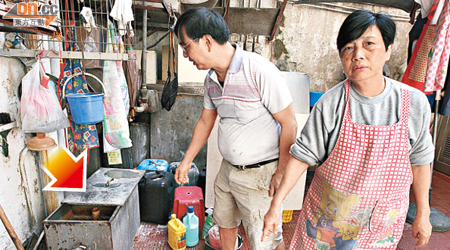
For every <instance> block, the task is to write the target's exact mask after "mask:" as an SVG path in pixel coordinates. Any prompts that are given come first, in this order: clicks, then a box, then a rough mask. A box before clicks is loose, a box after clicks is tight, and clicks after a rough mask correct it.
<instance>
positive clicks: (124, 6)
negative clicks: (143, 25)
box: [109, 0, 134, 36]
mask: <svg viewBox="0 0 450 250" xmlns="http://www.w3.org/2000/svg"><path fill="white" fill-rule="evenodd" d="M131 6H132V0H116V1H115V2H114V6H113V8H112V10H111V13H110V14H109V15H110V16H111V17H112V18H114V20H116V21H117V23H118V29H119V35H121V36H123V35H125V34H126V32H127V24H128V23H129V22H131V21H134V14H133V9H132V8H131ZM128 27H129V28H130V31H131V30H132V26H131V25H129V26H128Z"/></svg>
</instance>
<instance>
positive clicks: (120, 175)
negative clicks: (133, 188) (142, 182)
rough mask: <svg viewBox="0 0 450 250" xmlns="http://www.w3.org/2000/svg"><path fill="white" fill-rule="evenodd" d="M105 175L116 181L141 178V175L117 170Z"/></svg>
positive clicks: (107, 172) (109, 171)
mask: <svg viewBox="0 0 450 250" xmlns="http://www.w3.org/2000/svg"><path fill="white" fill-rule="evenodd" d="M105 175H106V176H108V177H110V178H114V179H120V178H136V177H139V173H136V172H130V171H123V170H115V169H114V170H108V171H106V173H105Z"/></svg>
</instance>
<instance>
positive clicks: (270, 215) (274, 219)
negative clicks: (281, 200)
mask: <svg viewBox="0 0 450 250" xmlns="http://www.w3.org/2000/svg"><path fill="white" fill-rule="evenodd" d="M279 223H280V208H274V206H273V205H271V206H270V209H269V211H267V213H266V215H265V216H264V227H263V233H262V237H261V242H262V241H264V238H266V237H269V236H270V233H273V234H276V233H278V224H279Z"/></svg>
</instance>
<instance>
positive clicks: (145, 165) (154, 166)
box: [137, 159, 170, 172]
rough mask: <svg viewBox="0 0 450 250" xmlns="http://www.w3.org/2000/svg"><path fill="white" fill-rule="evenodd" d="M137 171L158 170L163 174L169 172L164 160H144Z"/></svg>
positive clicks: (168, 166) (167, 164)
mask: <svg viewBox="0 0 450 250" xmlns="http://www.w3.org/2000/svg"><path fill="white" fill-rule="evenodd" d="M137 170H159V171H164V172H170V165H169V163H168V162H167V161H166V160H162V159H146V160H143V161H142V162H141V163H140V164H139V166H137Z"/></svg>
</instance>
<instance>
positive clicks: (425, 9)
mask: <svg viewBox="0 0 450 250" xmlns="http://www.w3.org/2000/svg"><path fill="white" fill-rule="evenodd" d="M414 1H415V2H416V3H418V4H420V14H422V16H423V17H424V16H425V17H426V16H428V14H430V11H431V7H432V6H433V4H434V3H433V2H434V0H414Z"/></svg>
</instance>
